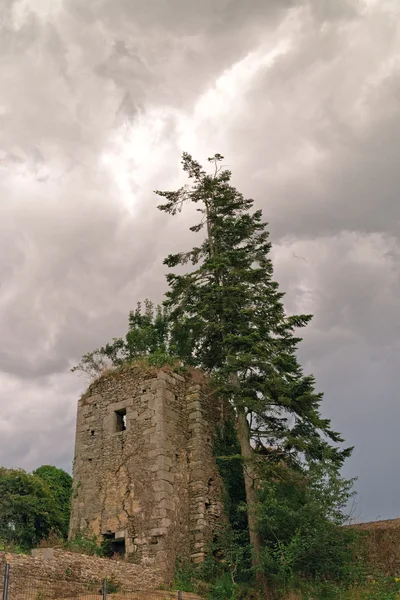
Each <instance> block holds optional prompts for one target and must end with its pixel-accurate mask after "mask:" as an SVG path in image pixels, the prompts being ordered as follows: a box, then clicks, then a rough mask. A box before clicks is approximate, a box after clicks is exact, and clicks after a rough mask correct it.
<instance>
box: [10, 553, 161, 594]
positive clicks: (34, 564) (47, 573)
mask: <svg viewBox="0 0 400 600" xmlns="http://www.w3.org/2000/svg"><path fill="white" fill-rule="evenodd" d="M32 554H33V556H26V555H22V554H8V553H4V552H1V553H0V563H3V568H4V563H9V564H10V565H11V571H10V589H11V594H10V598H11V600H13V599H17V598H18V597H20V596H24V597H25V598H27V597H28V596H27V590H30V594H29V598H31V597H32V598H36V597H39V596H38V594H39V593H40V597H41V598H66V597H69V596H73V595H76V596H78V595H80V596H82V595H85V594H99V592H100V590H101V585H102V581H103V579H109V580H112V581H114V582H117V583H118V584H119V586H120V587H119V591H121V592H122V593H125V592H131V591H135V590H156V589H159V588H160V586H161V584H162V583H163V576H162V573H161V572H160V571H159V570H158V569H156V568H150V567H144V566H141V565H135V564H130V563H128V562H126V561H123V560H108V559H106V558H97V557H92V556H85V555H82V554H76V553H73V552H65V551H63V550H58V549H54V550H53V549H51V548H46V549H43V550H34V551H33V553H32Z"/></svg>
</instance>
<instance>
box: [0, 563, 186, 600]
mask: <svg viewBox="0 0 400 600" xmlns="http://www.w3.org/2000/svg"><path fill="white" fill-rule="evenodd" d="M194 598H195V596H194V595H193V594H189V593H182V592H177V591H167V590H162V591H161V590H158V591H154V590H123V591H122V590H118V589H115V587H114V586H113V585H112V582H110V581H109V582H107V580H106V579H104V580H102V581H92V582H87V583H81V582H78V581H76V580H75V579H74V578H72V577H71V578H68V579H64V578H63V579H62V580H61V579H57V578H53V579H52V578H47V579H41V578H38V577H36V576H34V575H32V576H26V577H24V576H21V575H19V574H16V573H14V572H13V570H12V568H10V565H7V564H4V563H1V562H0V600H72V599H74V600H176V599H178V600H192V599H194Z"/></svg>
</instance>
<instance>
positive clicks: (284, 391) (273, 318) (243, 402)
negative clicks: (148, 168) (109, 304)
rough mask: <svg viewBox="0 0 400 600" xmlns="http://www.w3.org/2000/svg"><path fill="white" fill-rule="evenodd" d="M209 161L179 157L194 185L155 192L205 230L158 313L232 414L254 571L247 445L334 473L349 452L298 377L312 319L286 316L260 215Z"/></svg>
mask: <svg viewBox="0 0 400 600" xmlns="http://www.w3.org/2000/svg"><path fill="white" fill-rule="evenodd" d="M222 159H223V157H222V156H221V155H219V154H216V155H215V156H214V157H213V158H211V159H209V161H210V162H212V163H213V165H214V171H213V173H211V174H208V173H207V172H206V171H205V170H203V168H202V167H201V165H200V164H199V163H198V162H197V161H195V160H194V159H193V158H192V157H191V156H190V155H189V154H187V153H184V154H183V159H182V164H183V169H184V171H185V172H186V173H187V174H188V176H189V178H190V179H192V181H193V183H192V184H191V185H189V186H184V187H182V188H180V189H178V190H176V191H157V192H156V193H157V194H158V195H159V196H161V197H162V198H164V200H165V203H164V204H162V205H160V206H159V209H160V210H162V211H164V212H167V213H170V214H172V215H175V214H177V212H179V211H180V210H181V209H182V206H183V204H184V203H185V202H193V203H194V204H195V205H196V207H197V211H198V212H199V213H200V214H201V219H200V222H199V223H197V224H195V225H193V226H192V227H191V228H190V229H191V230H192V231H193V232H194V233H196V234H197V233H199V232H201V231H202V230H205V235H204V238H203V240H202V241H201V240H200V243H199V245H197V246H194V247H193V248H192V250H189V251H188V252H182V253H177V254H171V255H169V256H168V257H167V258H166V259H165V261H164V263H165V264H166V265H167V266H168V267H170V268H175V267H177V266H184V267H186V265H188V264H191V265H192V267H193V268H192V270H190V271H189V272H186V273H183V274H176V273H169V274H168V275H167V281H168V284H169V290H168V292H167V294H166V298H167V299H166V301H165V303H164V304H165V306H166V308H167V310H168V312H169V318H170V321H171V323H172V329H173V331H178V332H179V333H180V337H184V336H183V335H182V331H185V332H186V336H185V337H186V339H187V340H188V344H187V346H186V348H185V352H186V355H185V356H182V358H183V359H184V360H185V361H186V362H188V363H191V364H195V365H197V366H199V367H200V368H202V369H204V370H205V371H208V372H210V373H211V374H212V375H213V379H214V382H215V383H216V386H217V390H218V393H219V395H220V396H225V397H227V398H228V399H229V401H230V402H231V404H232V405H233V407H234V410H235V415H236V422H237V432H238V439H239V444H240V450H241V455H242V462H243V469H244V471H243V472H244V481H245V488H246V500H247V507H248V523H249V533H250V541H251V544H252V546H253V549H254V565H255V566H257V564H258V555H259V554H260V551H261V545H260V543H261V540H260V536H259V535H258V524H257V509H258V495H257V485H258V484H257V481H258V478H259V472H258V471H257V468H256V466H257V465H256V462H255V461H254V443H257V446H258V447H259V448H268V447H270V446H272V447H273V448H274V449H278V450H279V451H280V452H281V453H283V454H285V455H287V456H288V457H290V459H291V460H294V459H295V458H297V460H299V461H301V460H302V459H304V458H306V459H309V458H314V459H317V458H319V459H323V458H326V457H327V456H329V457H330V459H332V460H335V461H336V462H337V463H341V462H342V461H343V460H344V458H345V457H346V456H348V455H349V453H350V450H346V451H339V450H338V449H337V448H336V447H334V446H332V445H331V443H330V442H328V440H330V441H331V442H334V443H338V442H341V441H342V439H341V437H340V436H339V434H337V433H336V432H334V431H333V430H332V429H331V427H330V422H329V421H328V420H326V419H323V418H322V417H321V415H320V412H319V409H320V404H321V400H322V395H321V394H319V393H316V392H315V390H314V378H313V377H312V376H305V375H304V374H303V371H302V369H301V366H300V365H299V363H298V361H297V358H296V351H297V346H298V343H299V342H300V341H301V339H300V338H299V337H297V336H296V335H295V331H296V330H297V329H298V328H301V327H304V326H305V325H306V324H307V323H308V322H309V321H310V319H311V316H310V315H292V316H287V315H286V314H285V310H284V307H283V304H282V298H283V293H282V292H280V291H279V286H278V284H277V283H276V282H275V281H274V280H273V266H272V262H271V259H270V256H269V254H270V250H271V244H270V242H269V234H268V231H267V229H266V224H265V223H264V222H263V221H262V213H261V211H260V210H253V204H254V203H253V200H251V199H245V198H244V197H243V195H242V194H241V193H240V192H239V191H238V190H237V189H236V188H235V187H233V186H232V185H231V184H230V179H231V173H230V171H228V170H226V169H222V168H221V167H220V166H219V165H220V163H221V161H222Z"/></svg>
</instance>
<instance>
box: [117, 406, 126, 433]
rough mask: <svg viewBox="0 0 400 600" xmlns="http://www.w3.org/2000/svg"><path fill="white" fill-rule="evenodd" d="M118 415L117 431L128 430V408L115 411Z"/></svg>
mask: <svg viewBox="0 0 400 600" xmlns="http://www.w3.org/2000/svg"><path fill="white" fill-rule="evenodd" d="M115 416H116V431H125V430H126V408H121V410H116V411H115Z"/></svg>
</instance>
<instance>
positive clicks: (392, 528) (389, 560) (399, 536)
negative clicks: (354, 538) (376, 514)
mask: <svg viewBox="0 0 400 600" xmlns="http://www.w3.org/2000/svg"><path fill="white" fill-rule="evenodd" d="M351 528H352V529H355V530H357V531H359V532H361V533H362V534H363V535H362V538H361V540H360V549H359V554H360V557H363V558H365V561H366V567H367V570H368V572H369V574H370V575H371V576H375V575H377V574H382V573H383V574H385V575H388V576H393V577H400V519H391V520H386V521H372V522H370V523H359V524H356V525H352V526H351Z"/></svg>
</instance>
